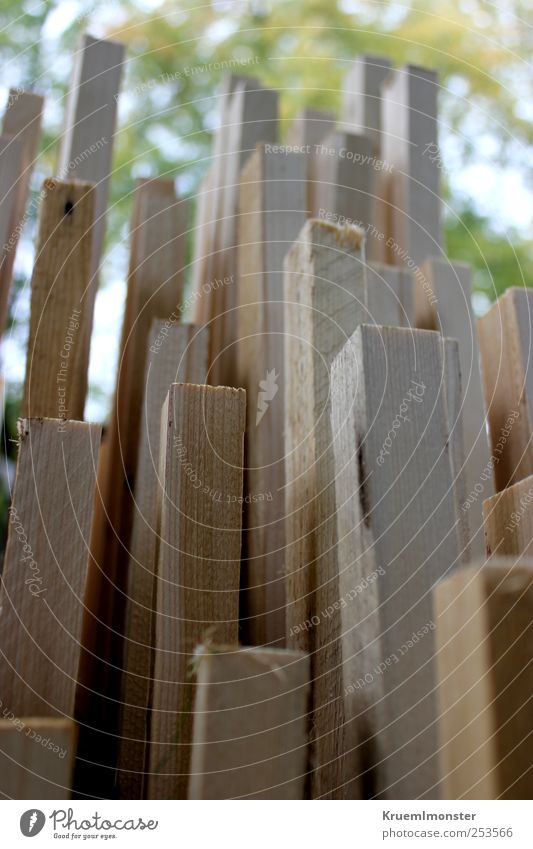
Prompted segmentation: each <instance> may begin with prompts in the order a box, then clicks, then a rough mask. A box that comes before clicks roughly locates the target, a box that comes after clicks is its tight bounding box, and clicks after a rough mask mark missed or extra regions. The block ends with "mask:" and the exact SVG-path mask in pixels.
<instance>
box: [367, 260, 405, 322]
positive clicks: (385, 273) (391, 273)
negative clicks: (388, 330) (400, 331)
mask: <svg viewBox="0 0 533 849" xmlns="http://www.w3.org/2000/svg"><path fill="white" fill-rule="evenodd" d="M366 274H367V282H368V318H367V319H366V320H365V322H364V323H365V324H380V325H389V324H390V325H392V326H393V327H412V326H413V324H414V305H413V284H412V279H411V273H410V272H409V271H407V270H406V269H404V268H399V267H398V266H397V265H386V264H384V263H381V262H369V263H368V265H367V272H366Z"/></svg>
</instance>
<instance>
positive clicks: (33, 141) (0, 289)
mask: <svg viewBox="0 0 533 849" xmlns="http://www.w3.org/2000/svg"><path fill="white" fill-rule="evenodd" d="M42 110H43V98H42V97H41V96H40V95H39V94H33V92H29V91H20V90H19V89H10V90H9V95H8V99H7V106H6V110H5V112H4V118H3V121H2V135H6V136H11V137H12V140H13V142H14V146H16V147H17V148H18V149H19V151H20V160H19V167H18V168H13V170H12V171H11V172H10V173H9V178H10V180H11V187H12V189H13V198H12V206H11V214H10V220H9V233H7V234H5V233H4V232H3V229H2V233H0V245H1V246H2V252H1V256H0V334H1V333H2V332H3V330H4V328H5V324H6V319H7V307H8V299H9V290H10V287H11V278H12V276H13V264H14V262H15V254H16V251H17V244H18V240H19V237H20V234H21V232H22V228H23V226H24V210H25V208H26V201H27V199H28V192H29V188H30V179H31V175H32V171H33V166H34V164H35V159H36V157H37V149H38V146H39V137H40V133H41V116H42ZM2 155H3V154H0V161H1V157H2ZM0 167H1V166H0ZM0 191H1V189H0ZM0 197H1V198H2V209H3V213H0V220H2V225H1V227H2V228H3V225H4V220H5V219H4V215H5V210H6V207H5V206H4V204H5V201H6V199H5V198H4V193H3V191H2V193H1V194H0ZM6 217H7V216H6Z"/></svg>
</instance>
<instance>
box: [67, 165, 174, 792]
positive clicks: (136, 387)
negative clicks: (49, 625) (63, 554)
mask: <svg viewBox="0 0 533 849" xmlns="http://www.w3.org/2000/svg"><path fill="white" fill-rule="evenodd" d="M186 211H187V204H186V202H185V201H183V200H179V199H177V198H176V193H175V187H174V183H173V181H171V180H141V181H139V183H138V185H137V188H136V192H135V199H134V208H133V214H132V224H131V251H130V266H129V275H128V291H127V296H126V307H125V312H124V320H123V325H122V337H121V343H120V349H119V363H118V374H117V384H116V389H115V398H114V402H113V407H112V411H111V418H110V422H109V426H108V428H107V435H106V441H105V443H104V445H103V446H102V448H103V452H102V454H101V464H102V466H103V468H101V469H100V470H99V484H100V490H99V493H98V498H97V500H96V505H95V518H94V522H93V528H92V534H91V554H92V556H93V559H94V561H95V563H96V564H97V568H98V569H99V576H100V581H99V585H98V588H97V589H96V590H95V601H96V604H97V610H96V613H95V616H96V620H97V623H98V624H97V627H96V629H95V633H94V635H93V636H94V639H95V640H96V642H95V646H94V652H93V654H94V658H95V663H96V666H95V668H94V669H93V671H92V672H91V676H92V678H93V681H94V685H93V691H94V698H93V701H94V704H89V705H88V706H87V713H88V715H89V716H90V717H91V720H92V723H93V725H94V726H95V727H96V728H97V729H98V728H99V729H100V730H102V729H103V730H104V732H105V733H104V735H103V736H102V737H101V739H100V740H99V741H95V740H92V739H91V740H89V741H88V742H87V743H86V741H85V739H84V736H85V735H84V734H82V737H81V740H80V748H82V750H83V751H84V752H85V751H87V756H86V759H87V760H88V759H89V757H90V752H91V751H95V749H96V747H97V745H98V746H100V747H101V751H100V757H101V758H102V759H105V758H107V759H108V760H109V764H108V765H109V767H110V768H112V767H113V765H114V757H115V756H114V754H113V747H112V745H111V743H110V738H109V736H106V735H113V736H112V739H115V740H116V735H117V730H118V722H119V716H118V713H119V699H120V680H119V676H117V675H116V672H115V669H116V667H117V666H120V665H121V663H122V648H123V635H124V616H125V601H126V593H127V570H128V562H129V551H128V544H129V539H130V533H131V522H132V516H133V513H134V501H133V496H132V493H133V491H134V488H135V473H136V470H137V450H138V445H139V432H140V424H141V420H142V403H143V392H144V383H143V381H142V380H139V375H144V373H145V365H146V355H147V351H148V337H149V333H150V328H151V325H152V321H153V319H155V318H160V319H162V320H164V321H165V322H168V324H169V325H170V326H173V325H174V324H176V323H177V322H179V321H180V319H181V317H182V311H183V266H184V252H185V233H186ZM167 389H168V387H167ZM110 774H111V773H110V772H108V773H107V775H110ZM103 780H104V779H103V776H99V777H94V776H90V775H89V776H88V777H87V781H86V784H85V786H86V787H87V788H88V789H90V786H91V785H94V783H95V782H98V783H101V782H102V781H103ZM109 792H111V791H109Z"/></svg>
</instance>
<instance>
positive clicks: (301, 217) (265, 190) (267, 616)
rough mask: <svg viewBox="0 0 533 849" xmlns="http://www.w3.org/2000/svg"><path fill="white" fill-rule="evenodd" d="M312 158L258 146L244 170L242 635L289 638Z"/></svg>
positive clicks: (265, 641)
mask: <svg viewBox="0 0 533 849" xmlns="http://www.w3.org/2000/svg"><path fill="white" fill-rule="evenodd" d="M304 174H305V158H304V157H303V155H301V154H298V153H289V154H284V153H282V152H277V153H273V152H271V153H268V152H267V150H266V149H265V147H264V146H261V145H258V147H257V149H256V151H255V153H254V154H253V155H252V156H251V157H250V159H249V160H248V162H247V164H246V166H245V168H244V169H243V173H242V179H241V195H240V218H239V257H238V266H239V282H238V286H239V289H238V295H239V313H238V316H239V346H238V360H237V365H238V374H237V379H238V385H239V386H242V387H244V388H245V389H246V392H247V425H246V446H245V453H246V473H245V495H246V501H245V506H244V519H243V522H244V528H245V536H244V546H245V552H244V553H245V557H244V561H243V572H244V574H243V583H244V596H243V608H242V614H243V615H242V628H243V640H244V641H245V642H247V643H249V644H250V645H278V646H282V645H283V644H284V639H285V588H284V568H285V567H284V563H285V541H284V540H285V531H284V518H285V510H284V501H285V496H284V484H285V461H284V455H285V445H284V436H283V417H284V412H283V410H284V397H285V382H286V379H287V375H286V374H285V373H284V358H283V342H284V309H285V305H284V302H283V259H284V256H285V254H286V252H287V251H288V250H289V248H290V247H291V245H292V242H293V241H294V239H295V238H296V237H297V236H298V233H299V232H300V230H301V229H302V227H303V225H304V223H305V181H304Z"/></svg>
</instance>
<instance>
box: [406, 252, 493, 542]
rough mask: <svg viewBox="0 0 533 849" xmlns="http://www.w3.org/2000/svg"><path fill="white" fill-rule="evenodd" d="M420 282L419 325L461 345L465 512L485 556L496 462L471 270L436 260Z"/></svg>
mask: <svg viewBox="0 0 533 849" xmlns="http://www.w3.org/2000/svg"><path fill="white" fill-rule="evenodd" d="M413 278H414V281H415V313H416V326H417V327H420V328H423V329H426V330H440V331H441V333H442V334H443V335H444V336H448V337H453V338H454V339H457V341H458V343H459V360H460V366H461V382H462V389H463V392H462V401H461V412H462V420H463V439H464V451H465V465H464V477H465V487H466V496H467V497H466V499H465V501H464V502H462V504H461V510H462V512H463V514H464V515H465V516H466V517H467V519H468V522H469V527H470V540H469V546H470V552H471V555H472V556H474V557H481V556H483V554H484V551H485V545H484V539H483V515H482V509H481V505H482V501H483V498H482V497H481V495H480V493H479V488H480V487H482V494H483V495H484V496H485V497H490V495H492V492H493V486H492V464H491V462H490V457H489V445H488V440H487V431H486V427H487V426H486V418H485V410H484V405H483V392H482V389H481V374H480V369H479V354H478V347H477V336H476V331H475V319H474V315H473V311H472V303H471V299H472V282H471V272H470V268H469V266H467V265H465V264H464V263H450V262H448V261H446V260H444V259H439V258H437V257H432V258H431V259H430V260H428V261H427V262H426V263H425V264H424V265H423V266H422V269H421V273H420V274H414V275H413Z"/></svg>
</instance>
